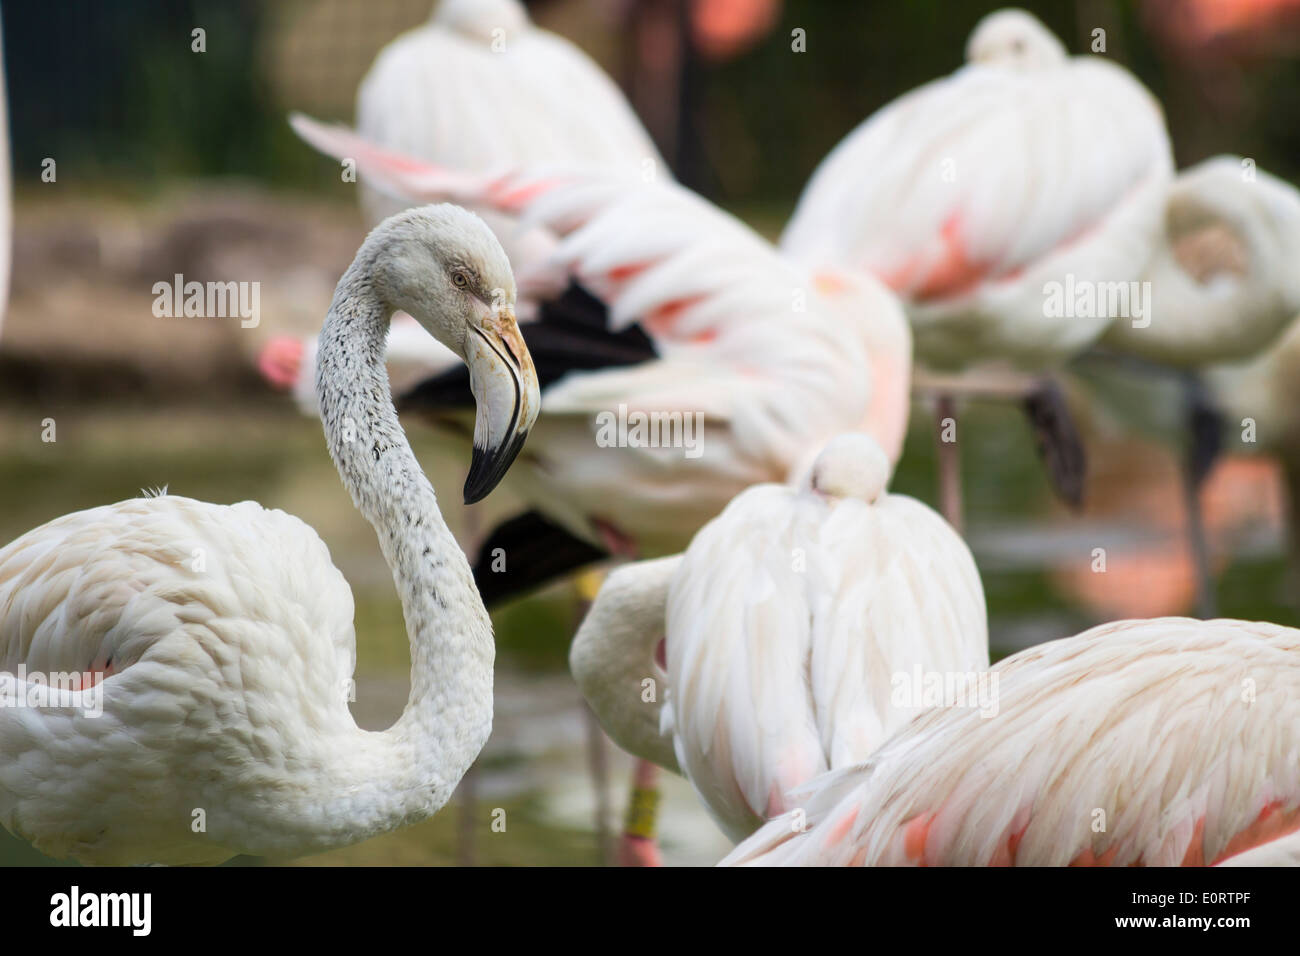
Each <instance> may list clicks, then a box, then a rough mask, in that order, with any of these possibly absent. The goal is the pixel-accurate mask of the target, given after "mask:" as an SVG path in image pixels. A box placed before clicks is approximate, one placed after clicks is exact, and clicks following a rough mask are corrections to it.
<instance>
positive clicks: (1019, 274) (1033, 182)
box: [781, 10, 1173, 527]
mask: <svg viewBox="0 0 1300 956" xmlns="http://www.w3.org/2000/svg"><path fill="white" fill-rule="evenodd" d="M966 58H967V64H966V65H965V66H964V67H962V68H961V69H959V70H957V71H956V72H955V73H953V74H952V75H950V76H948V77H944V78H942V79H938V80H935V81H933V82H931V83H928V84H926V85H924V86H922V87H920V88H919V89H916V90H913V91H912V92H910V93H907V94H905V95H903V96H902V97H900V98H898V99H897V100H895V101H893V102H892V103H890V104H888V105H887V106H885V107H884V108H882V109H881V110H879V111H878V112H877V113H875V114H874V115H873V116H871V117H869V118H868V119H867V120H866V121H865V122H863V123H862V125H860V126H859V127H858V128H857V129H856V130H854V131H853V132H852V133H850V134H849V135H848V136H847V137H846V138H845V139H844V140H843V141H842V142H841V143H840V144H839V145H838V146H837V147H835V149H834V150H832V151H831V153H830V154H829V155H828V156H827V157H826V159H825V160H823V162H822V164H821V165H820V166H819V167H818V169H817V170H816V172H815V173H814V174H813V176H812V178H811V179H810V180H809V182H808V185H807V187H806V188H805V189H804V193H803V196H802V197H801V198H800V200H799V205H798V207H797V208H796V210H795V214H794V216H793V218H792V219H791V222H790V224H789V226H788V227H787V229H786V231H785V234H784V235H783V236H782V239H781V248H782V249H783V251H785V252H786V253H787V254H789V255H791V256H793V257H795V258H797V259H798V260H799V261H801V262H804V263H807V264H809V265H811V266H814V267H822V266H827V265H830V266H836V267H839V268H841V269H860V270H865V271H868V272H870V273H872V274H874V275H877V276H879V277H881V278H882V279H884V280H885V282H886V283H887V284H888V285H889V286H890V287H891V288H893V289H894V291H895V292H897V293H898V294H899V295H900V296H901V297H902V299H903V304H904V306H905V307H906V309H907V314H908V318H909V319H910V321H911V323H912V331H913V334H914V336H915V344H916V354H917V359H918V362H919V363H920V364H922V365H925V366H928V367H929V368H931V369H933V370H939V371H946V370H952V369H964V368H966V367H968V366H971V365H975V364H979V363H985V362H990V361H1009V362H1012V363H1015V364H1016V365H1018V366H1021V367H1023V368H1025V369H1028V370H1030V371H1032V372H1035V373H1039V372H1045V371H1050V370H1051V369H1053V368H1054V367H1055V366H1057V365H1059V364H1060V363H1062V362H1063V361H1065V360H1067V359H1069V358H1071V357H1073V356H1074V355H1076V354H1077V353H1079V352H1080V351H1082V350H1083V349H1085V348H1086V347H1088V346H1089V345H1090V344H1092V342H1094V341H1095V340H1096V339H1097V338H1098V336H1100V335H1101V334H1102V332H1104V331H1105V329H1106V327H1107V326H1108V325H1109V324H1110V322H1111V321H1112V319H1113V318H1114V316H1113V315H1111V314H1107V310H1104V309H1097V310H1095V314H1093V315H1085V316H1075V317H1069V318H1066V317H1059V316H1054V315H1052V314H1050V311H1051V310H1050V309H1048V308H1047V307H1046V296H1045V290H1046V288H1047V285H1048V283H1061V284H1062V286H1064V285H1065V284H1066V283H1067V281H1073V282H1076V283H1101V282H1105V283H1110V282H1126V281H1129V280H1136V279H1138V278H1140V277H1141V273H1142V268H1143V266H1144V264H1145V263H1146V261H1147V259H1148V258H1149V257H1150V255H1151V251H1152V248H1153V246H1154V244H1155V242H1156V241H1157V237H1158V233H1159V227H1160V216H1161V212H1162V210H1163V197H1164V190H1165V187H1166V185H1167V184H1168V182H1169V180H1170V178H1171V175H1172V170H1173V161H1172V156H1171V153H1170V147H1169V140H1168V136H1167V134H1166V132H1165V124H1164V119H1163V115H1162V112H1161V109H1160V106H1159V104H1158V103H1157V102H1156V100H1155V99H1154V98H1153V97H1152V96H1151V94H1150V93H1148V92H1147V90H1146V89H1145V88H1144V87H1143V86H1142V85H1141V83H1139V82H1138V81H1137V80H1136V79H1135V78H1134V77H1133V76H1132V75H1131V74H1129V73H1128V72H1127V71H1126V70H1124V69H1122V68H1121V67H1119V66H1116V65H1115V64H1113V63H1111V62H1108V61H1107V60H1106V59H1105V58H1103V57H1095V56H1087V57H1075V58H1070V57H1068V56H1067V55H1066V52H1065V49H1064V48H1063V47H1062V45H1061V43H1060V41H1059V40H1058V39H1057V38H1056V37H1055V36H1053V35H1052V34H1051V32H1050V31H1048V30H1047V28H1046V27H1044V26H1043V25H1042V24H1041V23H1040V22H1039V21H1038V20H1036V19H1034V18H1033V17H1032V16H1030V15H1029V14H1028V13H1025V12H1024V11H1020V10H1003V11H999V12H997V13H994V14H991V15H989V16H987V17H985V18H984V19H983V20H982V21H980V23H979V25H978V26H977V27H976V29H975V31H974V32H973V34H972V35H971V38H970V41H969V44H968V46H967V51H966ZM946 390H947V386H945V387H944V388H941V389H940V391H941V394H942V393H944V392H946ZM1030 399H1031V401H1030V411H1031V415H1032V416H1033V417H1034V418H1035V420H1036V423H1037V424H1038V425H1039V428H1040V430H1041V431H1043V432H1044V437H1045V438H1046V439H1047V440H1048V445H1047V448H1046V451H1047V452H1048V465H1049V472H1050V473H1051V475H1052V477H1053V480H1054V484H1055V485H1056V486H1057V488H1058V490H1059V491H1060V492H1061V493H1062V494H1063V495H1064V496H1065V497H1066V498H1067V499H1068V500H1071V501H1074V502H1076V503H1077V502H1078V500H1079V499H1080V497H1081V495H1082V482H1083V461H1082V449H1081V448H1079V447H1077V440H1076V439H1075V438H1074V436H1073V434H1072V429H1068V428H1063V427H1061V424H1060V423H1061V421H1062V416H1063V415H1064V408H1063V403H1062V402H1061V400H1060V397H1059V394H1058V393H1057V392H1056V390H1055V389H1051V388H1049V389H1047V390H1046V391H1044V390H1042V389H1039V390H1036V391H1035V392H1034V393H1032V394H1031V396H1030ZM939 404H940V407H939V417H940V419H941V420H943V419H948V418H952V419H954V421H955V409H954V406H953V403H952V400H951V398H950V397H948V396H947V395H946V394H942V397H941V400H940V403H939ZM948 437H949V438H950V437H951V436H948ZM956 444H957V443H956V442H955V441H951V440H944V441H942V442H941V443H940V446H939V447H940V481H941V497H942V502H943V510H944V513H945V515H946V516H947V517H948V519H949V520H950V521H952V522H953V524H954V525H956V526H958V527H960V512H961V494H960V476H959V473H958V471H957V457H956Z"/></svg>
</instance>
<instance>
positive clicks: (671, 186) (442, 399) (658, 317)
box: [292, 116, 911, 862]
mask: <svg viewBox="0 0 1300 956" xmlns="http://www.w3.org/2000/svg"><path fill="white" fill-rule="evenodd" d="M292 122H293V124H294V128H295V129H296V130H297V131H298V133H299V135H301V136H302V137H303V138H304V139H306V140H307V141H308V142H309V143H311V144H312V145H313V146H316V147H317V148H318V149H321V150H322V151H323V152H325V153H327V154H329V155H334V156H347V157H351V158H354V159H355V160H356V162H357V164H358V169H359V171H360V172H361V173H362V175H364V176H367V177H368V178H369V180H370V182H371V183H372V184H374V185H381V186H383V187H384V188H387V189H390V190H392V191H394V192H395V193H396V194H398V195H399V196H401V197H402V198H404V199H407V200H410V199H428V198H433V197H441V198H448V199H452V198H454V199H456V200H457V201H462V202H465V203H466V204H469V205H472V206H475V207H479V208H481V207H483V206H487V207H488V208H491V209H496V210H498V211H502V212H505V213H507V214H509V215H511V216H515V217H518V216H520V215H521V214H522V226H523V228H527V229H533V231H545V232H547V233H549V235H550V241H551V243H552V245H553V248H552V251H551V252H549V253H548V254H547V255H545V256H541V257H537V258H533V259H530V260H525V261H523V262H520V263H516V265H517V267H518V268H519V270H520V274H521V277H522V278H521V281H522V284H523V299H524V300H527V301H525V302H524V303H521V305H522V306H523V307H528V308H531V309H532V310H533V311H535V312H536V313H537V320H536V321H533V322H528V323H525V324H524V325H523V326H522V329H523V332H524V334H525V336H526V337H527V339H528V342H529V349H530V350H531V351H532V353H533V355H534V358H535V360H536V361H537V364H538V369H539V375H540V377H541V379H542V386H543V396H542V401H543V409H544V414H543V415H542V417H541V419H540V420H539V424H538V427H537V429H536V430H535V432H534V435H533V438H532V439H531V441H530V443H529V451H528V454H527V455H526V456H525V462H526V463H527V464H529V465H531V466H532V467H531V468H527V469H515V471H514V473H513V474H512V479H513V484H514V486H515V488H516V489H517V490H518V491H519V492H520V493H521V495H522V496H523V497H524V499H525V501H526V502H528V504H529V505H530V506H531V507H532V508H533V509H534V510H533V511H531V512H528V513H526V514H524V515H521V516H520V517H518V518H516V519H514V520H512V521H510V522H507V523H506V524H503V525H502V526H500V527H498V528H497V529H496V530H495V531H493V532H492V533H491V534H490V535H489V536H488V537H487V538H486V540H485V541H484V543H483V545H482V547H481V548H480V551H479V554H480V559H479V562H478V566H477V568H476V579H477V581H478V584H479V588H480V590H481V592H482V593H483V595H484V598H485V600H487V601H488V602H489V604H490V603H492V602H493V601H494V600H499V599H502V598H504V597H506V596H509V595H511V594H517V593H520V592H522V591H524V590H527V589H528V588H530V587H533V586H536V585H537V584H539V583H543V582H545V581H547V580H550V579H552V578H554V577H556V576H558V575H560V574H563V573H565V572H567V571H570V570H572V569H574V568H575V567H578V566H580V565H582V564H587V563H591V562H592V561H595V560H598V559H600V558H601V557H604V556H605V555H606V554H613V555H617V556H623V557H633V556H637V557H644V556H652V555H656V554H664V553H671V552H673V551H678V550H681V549H682V548H684V547H685V546H686V544H687V543H688V542H689V541H690V539H691V537H692V535H694V533H695V532H696V531H697V530H698V529H699V527H700V526H701V525H702V524H704V522H706V521H708V520H709V519H711V518H713V517H714V516H715V515H716V514H717V513H718V512H719V511H721V510H722V508H723V507H725V506H726V504H727V502H728V501H730V500H731V498H733V497H734V496H735V495H736V494H738V493H739V492H740V491H742V490H743V489H745V488H747V487H749V486H750V485H753V484H757V483H760V482H765V481H785V480H786V479H787V478H788V477H790V476H791V475H800V474H802V473H804V472H806V470H807V468H808V466H809V464H810V461H811V457H812V456H813V455H815V454H816V452H817V451H818V450H819V449H820V448H821V446H822V445H823V444H824V443H825V442H826V441H827V440H829V439H830V438H831V437H833V436H834V435H836V434H839V433H841V432H844V431H850V430H856V429H862V430H865V431H867V432H868V433H870V434H872V435H873V436H875V437H876V439H877V440H878V441H879V443H880V444H881V446H882V447H884V448H885V449H886V451H887V452H888V454H889V456H890V459H891V461H896V460H897V458H898V456H899V454H901V452H902V446H903V439H904V436H905V433H906V429H907V415H908V410H909V387H910V372H911V337H910V334H909V331H908V327H907V322H906V320H905V318H904V317H903V315H902V311H901V309H900V308H899V306H898V303H897V302H896V301H895V300H894V298H893V296H892V295H890V294H889V293H888V291H887V290H885V289H884V288H883V287H882V286H881V285H880V284H879V283H878V282H877V281H876V280H874V279H872V278H871V277H870V276H866V275H862V274H841V273H835V272H833V271H832V270H822V271H820V272H817V273H814V272H812V271H811V270H808V269H804V268H802V267H799V266H797V265H796V264H794V263H791V262H790V261H788V260H786V259H783V258H782V257H781V256H780V255H779V254H778V253H777V252H776V250H774V249H773V248H772V246H771V244H770V243H768V242H766V241H765V240H763V239H762V238H761V237H759V236H758V235H756V234H755V233H754V232H753V231H752V230H750V229H749V228H747V227H746V226H744V225H743V224H742V223H740V222H738V221H737V220H735V219H734V218H732V217H731V216H728V215H726V214H725V213H723V212H721V211H720V210H718V209H717V208H715V207H714V206H712V205H711V204H710V203H708V202H706V201H705V200H703V199H701V198H700V197H699V196H697V195H695V194H693V193H691V192H689V191H688V190H686V189H684V188H682V187H681V186H679V185H677V184H675V183H672V182H663V181H656V182H650V183H639V182H631V183H629V182H628V181H627V180H626V179H624V178H623V177H620V176H617V175H610V174H599V173H592V172H589V171H574V170H565V171H562V172H558V171H557V172H554V173H546V172H529V173H518V174H510V175H503V176H482V175H474V174H468V173H463V172H455V171H450V170H446V169H442V168H441V167H436V166H433V165H431V164H427V163H420V162H418V161H415V160H413V159H412V158H410V157H407V156H403V155H400V154H394V153H392V152H391V151H387V150H382V149H378V148H376V147H375V146H374V145H373V144H370V143H367V142H365V141H364V140H362V139H361V138H360V137H358V136H355V135H354V134H352V133H350V132H349V131H347V130H345V129H342V128H340V127H327V126H323V125H321V124H319V123H316V122H314V121H312V120H309V119H308V118H306V117H303V116H296V117H294V118H293V120H292ZM463 393H464V386H463V382H460V383H457V382H456V381H448V380H447V377H445V376H444V377H443V378H439V379H435V380H432V381H430V382H428V383H426V385H425V386H421V387H420V388H418V389H416V390H415V391H414V392H412V393H411V394H409V395H408V396H406V397H405V398H404V400H403V405H404V407H406V408H410V409H412V410H421V409H422V410H424V411H426V412H427V413H428V414H430V415H432V416H434V417H435V418H436V419H438V420H440V421H442V422H444V423H445V422H447V420H448V412H449V410H452V409H454V406H455V405H456V404H457V403H458V402H459V401H461V400H462V399H463ZM626 413H630V415H631V416H641V417H642V420H643V421H645V420H654V419H656V418H657V419H658V420H659V421H660V422H664V421H669V422H671V421H673V420H674V417H675V420H676V422H677V426H676V427H678V428H679V437H682V438H684V437H685V431H684V429H685V428H687V427H689V426H696V425H698V426H699V427H698V428H695V429H694V432H695V435H694V437H695V439H696V440H697V441H698V442H699V444H697V446H696V448H697V451H696V452H695V453H692V454H687V453H686V450H685V449H684V448H683V447H664V446H658V445H657V446H655V447H649V446H648V445H647V444H646V443H642V444H640V445H637V444H635V443H627V442H620V441H618V440H617V436H616V435H614V434H613V433H614V432H615V431H618V430H619V429H621V428H622V425H621V424H619V422H620V416H624V415H625V414H626ZM623 420H624V421H628V422H629V424H631V421H630V418H624V419H623ZM611 424H612V425H614V426H616V427H615V428H611V427H610V426H611ZM620 433H621V432H620ZM611 438H615V440H612V441H611V440H610V439H611ZM670 444H671V442H670ZM500 553H504V554H506V555H507V556H508V560H507V562H506V572H505V573H497V571H498V570H499V569H495V568H494V567H493V562H492V555H494V554H500ZM636 781H637V783H636V787H635V789H636V790H637V792H642V791H652V790H653V784H654V771H653V768H651V767H650V766H648V765H646V764H642V765H641V766H640V767H639V768H638V771H637V774H636ZM635 830H636V832H632V833H629V834H627V835H626V836H627V838H626V839H625V840H624V843H623V845H622V850H623V856H624V858H625V859H627V860H633V861H640V862H654V861H655V860H656V859H657V854H656V853H655V852H654V849H653V844H651V845H650V846H649V847H648V848H646V847H636V846H634V844H633V841H634V839H635V838H636V837H637V836H638V834H644V833H646V832H648V831H649V824H648V823H647V824H646V825H645V826H640V827H637V828H635Z"/></svg>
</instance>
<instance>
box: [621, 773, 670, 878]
mask: <svg viewBox="0 0 1300 956" xmlns="http://www.w3.org/2000/svg"><path fill="white" fill-rule="evenodd" d="M658 816H659V768H658V767H656V766H655V765H654V764H652V763H651V762H650V761H648V760H638V761H637V762H636V766H635V767H634V768H633V770H632V797H631V799H630V800H629V801H628V805H627V817H626V819H625V820H624V823H623V835H622V837H621V838H620V839H619V846H618V862H619V865H620V866H663V862H664V861H663V857H661V856H660V854H659V842H658V840H656V839H655V821H656V819H657V818H658Z"/></svg>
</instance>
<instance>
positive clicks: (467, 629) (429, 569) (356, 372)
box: [316, 236, 495, 839]
mask: <svg viewBox="0 0 1300 956" xmlns="http://www.w3.org/2000/svg"><path fill="white" fill-rule="evenodd" d="M373 239H374V237H373V236H372V242H368V243H367V244H366V246H365V247H363V249H362V251H361V252H360V253H358V256H357V259H356V261H355V262H354V263H353V264H352V266H351V267H350V268H349V269H348V271H347V272H346V273H344V275H343V278H342V279H340V280H339V285H338V288H337V290H336V291H335V294H334V302H333V304H332V305H331V307H330V311H329V315H328V316H327V317H326V319H325V324H324V326H323V328H322V329H321V335H320V343H319V352H318V356H317V363H318V364H317V372H316V389H317V395H318V398H319V400H320V409H321V421H322V423H323V425H324V429H325V436H326V440H327V442H328V445H329V450H330V456H331V458H333V460H334V464H335V465H336V466H337V468H338V471H339V475H340V477H341V478H342V480H343V484H344V485H345V486H346V487H347V489H348V492H349V493H350V494H351V496H352V500H353V502H354V503H355V504H356V506H357V508H358V509H359V510H360V511H361V513H362V514H363V515H364V516H365V518H366V520H367V521H369V522H370V524H371V525H372V526H373V527H374V529H375V533H376V534H377V535H378V537H379V544H380V547H381V549H382V551H383V554H384V559H385V560H386V561H387V562H388V565H389V567H390V568H391V569H392V572H393V580H394V582H395V583H396V585H397V591H398V593H399V595H400V597H401V601H402V611H403V614H404V617H405V620H406V628H407V634H408V637H409V639H410V647H411V693H410V697H409V699H408V701H407V705H406V708H405V709H404V710H403V712H402V715H401V717H400V718H399V719H398V721H397V723H396V724H394V725H393V727H392V728H390V729H389V730H387V731H385V732H384V733H382V734H368V733H362V734H361V736H360V737H359V738H358V741H359V742H358V744H357V746H356V747H355V748H353V750H352V752H351V753H349V754H346V755H341V756H342V757H343V762H344V763H345V764H347V766H345V767H341V768H340V773H341V775H342V776H343V777H344V778H346V779H344V780H343V781H342V783H343V784H344V789H345V790H349V789H350V792H346V793H344V794H342V795H341V802H340V806H339V811H340V813H339V815H338V816H339V822H338V823H337V824H335V825H336V826H344V827H346V828H347V829H348V831H349V836H351V837H353V838H355V839H361V838H363V837H364V836H367V835H369V834H371V833H376V832H382V831H384V830H387V829H392V828H393V827H395V826H400V825H403V824H405V823H410V822H414V821H415V820H419V819H422V818H424V817H426V816H428V815H430V814H432V813H434V812H435V811H437V810H438V809H439V808H440V807H441V806H442V805H443V804H445V803H446V802H447V800H448V799H449V798H450V797H451V794H452V791H453V790H454V789H455V787H456V784H457V783H458V782H459V781H460V779H461V777H462V776H464V774H465V772H466V771H467V770H468V769H469V767H470V765H471V764H472V763H473V761H474V759H475V758H476V757H477V756H478V753H479V751H480V750H481V749H482V748H483V745H484V744H485V743H486V741H487V738H488V735H489V734H490V732H491V729H492V666H493V661H494V658H495V645H494V643H493V639H492V625H491V620H490V619H489V617H488V613H487V610H486V609H485V608H484V606H483V601H482V599H481V598H480V596H479V593H478V590H477V588H476V587H475V586H474V579H473V576H472V574H471V572H470V567H469V562H468V560H467V559H466V557H465V555H464V553H463V552H462V551H461V550H460V547H459V545H458V544H457V543H456V540H455V538H454V537H453V536H452V534H451V531H450V530H449V529H448V528H447V524H446V522H445V521H444V520H443V517H442V514H441V512H440V511H439V509H438V501H437V497H436V495H435V494H434V490H433V486H432V485H431V484H430V483H429V480H428V479H427V478H426V477H425V475H424V472H423V471H422V470H421V468H420V465H419V462H418V461H417V460H416V458H415V454H414V453H413V452H412V451H411V446H410V444H409V443H408V442H407V440H406V435H405V433H404V431H403V430H402V427H401V424H400V423H399V422H398V420H397V413H396V411H395V409H394V408H393V403H392V399H391V393H390V391H389V383H388V373H387V371H386V369H385V367H384V346H385V338H386V336H387V334H388V326H389V319H390V317H391V315H392V313H393V311H394V309H392V308H391V307H389V306H388V304H386V303H384V302H383V301H381V299H380V297H379V295H378V294H376V292H375V290H374V288H373V285H372V282H371V267H372V266H373V264H374V262H375V260H376V259H377V258H378V256H379V255H381V254H382V251H383V246H382V243H374V242H373Z"/></svg>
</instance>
